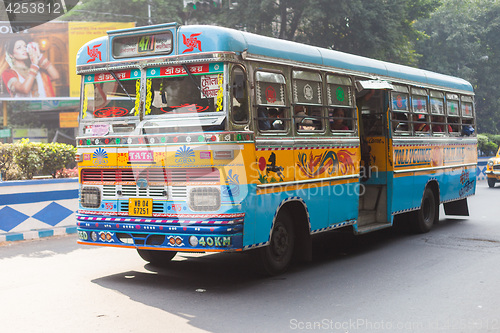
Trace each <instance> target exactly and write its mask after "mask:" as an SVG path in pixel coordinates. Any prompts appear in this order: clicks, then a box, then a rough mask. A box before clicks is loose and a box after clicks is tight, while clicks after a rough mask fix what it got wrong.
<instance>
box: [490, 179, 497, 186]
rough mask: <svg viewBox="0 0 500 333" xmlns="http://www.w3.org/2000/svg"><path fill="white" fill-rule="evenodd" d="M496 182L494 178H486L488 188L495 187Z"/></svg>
mask: <svg viewBox="0 0 500 333" xmlns="http://www.w3.org/2000/svg"><path fill="white" fill-rule="evenodd" d="M496 182H497V180H496V179H495V178H489V177H488V186H489V187H495V184H496Z"/></svg>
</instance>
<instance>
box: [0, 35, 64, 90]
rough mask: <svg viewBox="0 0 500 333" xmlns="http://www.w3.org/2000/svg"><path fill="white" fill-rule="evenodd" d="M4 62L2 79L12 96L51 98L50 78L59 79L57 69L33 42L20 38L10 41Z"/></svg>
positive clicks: (52, 88) (52, 79)
mask: <svg viewBox="0 0 500 333" xmlns="http://www.w3.org/2000/svg"><path fill="white" fill-rule="evenodd" d="M5 61H6V62H7V64H8V68H7V69H6V70H4V71H3V72H2V80H3V83H4V85H5V86H6V87H7V89H8V92H9V94H10V95H11V96H12V97H34V98H43V97H55V94H54V87H53V86H52V81H54V80H57V79H59V72H58V71H57V69H56V68H55V67H54V65H53V64H51V62H50V61H49V60H48V59H47V58H46V57H45V56H44V55H43V54H42V53H41V52H40V47H39V46H38V44H37V43H35V42H29V43H27V42H26V41H25V40H24V39H20V38H18V39H15V40H12V41H10V42H9V43H7V45H6V49H5Z"/></svg>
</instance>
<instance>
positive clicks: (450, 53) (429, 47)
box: [416, 0, 500, 133]
mask: <svg viewBox="0 0 500 333" xmlns="http://www.w3.org/2000/svg"><path fill="white" fill-rule="evenodd" d="M499 15H500V4H499V3H498V2H497V1H495V0H465V1H464V0H446V1H444V2H443V5H442V6H441V7H440V8H439V9H438V10H437V11H436V12H434V13H433V14H432V16H431V17H430V18H429V19H425V20H421V21H420V22H418V23H417V27H418V28H420V29H421V30H422V31H425V32H426V33H427V38H425V39H421V40H419V42H418V43H417V44H416V50H417V52H419V53H421V54H423V56H422V58H421V59H420V63H419V65H420V67H422V68H426V69H429V70H433V71H437V72H440V73H444V74H448V75H453V76H458V77H461V78H463V79H465V80H468V81H469V82H471V83H472V85H473V87H474V90H475V94H476V97H475V104H476V115H477V124H478V132H482V133H484V132H490V133H498V131H499V130H500V127H499V121H500V113H499V112H498V110H500V90H499V83H498V79H497V77H499V75H500V60H498V59H499V57H500V41H499V40H498V35H499V33H500V18H499Z"/></svg>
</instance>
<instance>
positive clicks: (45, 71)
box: [0, 21, 135, 111]
mask: <svg viewBox="0 0 500 333" xmlns="http://www.w3.org/2000/svg"><path fill="white" fill-rule="evenodd" d="M134 26H135V24H134V23H124V22H48V23H45V24H42V25H38V26H36V27H33V28H31V29H28V30H24V31H21V32H18V33H13V32H12V29H11V27H10V23H9V22H8V21H5V22H1V21H0V76H1V79H0V101H1V100H2V99H3V100H27V101H33V102H34V101H36V102H37V103H39V104H40V105H44V106H43V107H40V108H39V110H40V111H43V110H53V109H54V108H50V107H47V105H45V104H47V103H42V102H41V101H43V100H51V101H57V100H64V99H73V100H75V101H76V100H78V99H79V97H80V77H79V76H78V75H76V71H75V67H76V54H77V52H78V50H79V49H80V47H81V46H82V45H83V44H85V43H86V42H88V41H90V40H92V39H94V38H97V37H100V36H104V35H106V31H108V30H114V29H125V28H131V27H134ZM53 103H54V102H52V104H53ZM68 105H76V104H75V103H73V104H71V103H69V104H68ZM30 108H31V109H32V108H33V106H32V107H30Z"/></svg>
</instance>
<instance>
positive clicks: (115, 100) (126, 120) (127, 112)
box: [80, 70, 140, 136]
mask: <svg viewBox="0 0 500 333" xmlns="http://www.w3.org/2000/svg"><path fill="white" fill-rule="evenodd" d="M139 91H140V71H139V70H132V71H131V70H128V71H122V72H107V73H99V74H89V75H85V76H84V85H83V96H82V97H83V98H82V110H81V122H80V124H81V126H80V129H81V132H82V134H83V135H91V136H96V135H107V134H108V133H130V132H132V131H133V130H134V129H135V124H136V123H137V122H138V120H139V113H138V111H137V110H138V108H137V105H136V101H138V99H136V96H138V95H139Z"/></svg>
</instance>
